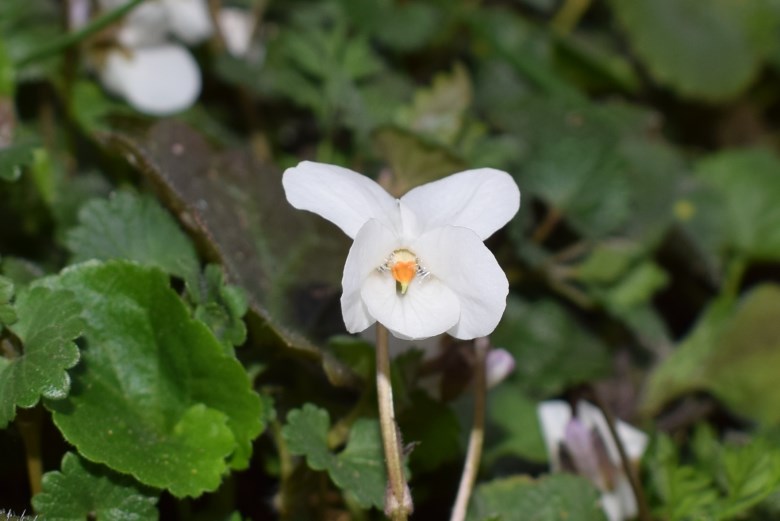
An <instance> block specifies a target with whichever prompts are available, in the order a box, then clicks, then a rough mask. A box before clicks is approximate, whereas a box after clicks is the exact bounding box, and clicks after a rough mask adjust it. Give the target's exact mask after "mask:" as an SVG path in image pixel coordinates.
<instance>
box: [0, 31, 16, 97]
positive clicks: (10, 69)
mask: <svg viewBox="0 0 780 521" xmlns="http://www.w3.org/2000/svg"><path fill="white" fill-rule="evenodd" d="M15 76H16V72H15V70H14V64H13V61H12V60H11V57H10V56H9V55H8V51H7V50H6V46H5V43H4V42H0V104H2V103H3V101H2V100H3V99H4V98H10V99H13V97H14V91H15V90H16V83H15Z"/></svg>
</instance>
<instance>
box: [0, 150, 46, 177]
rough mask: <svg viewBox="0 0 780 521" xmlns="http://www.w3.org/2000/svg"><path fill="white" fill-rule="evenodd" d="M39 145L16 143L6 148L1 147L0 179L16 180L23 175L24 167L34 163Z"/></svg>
mask: <svg viewBox="0 0 780 521" xmlns="http://www.w3.org/2000/svg"><path fill="white" fill-rule="evenodd" d="M36 148H37V145H33V144H29V143H28V144H15V145H11V146H8V147H5V148H2V147H0V179H2V180H3V181H16V180H17V179H19V177H21V175H22V167H25V166H30V165H31V164H32V163H33V160H34V156H33V152H35V150H36Z"/></svg>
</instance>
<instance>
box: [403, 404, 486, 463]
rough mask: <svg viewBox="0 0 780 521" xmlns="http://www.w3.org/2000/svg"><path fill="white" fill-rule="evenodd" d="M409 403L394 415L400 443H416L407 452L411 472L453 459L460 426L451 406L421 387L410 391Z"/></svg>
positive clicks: (458, 444)
mask: <svg viewBox="0 0 780 521" xmlns="http://www.w3.org/2000/svg"><path fill="white" fill-rule="evenodd" d="M491 399H492V398H491ZM409 403H410V406H409V407H407V408H405V409H404V410H403V412H402V413H401V414H399V415H398V423H399V425H400V426H401V432H403V435H404V443H416V444H417V445H415V448H414V450H413V451H412V453H411V454H410V455H409V463H410V465H412V466H413V468H414V469H415V472H428V471H431V470H435V469H436V468H438V467H439V466H441V465H443V464H444V463H447V462H451V461H455V460H457V459H458V458H459V457H460V456H461V454H462V447H461V441H460V440H461V428H460V424H459V423H458V417H457V416H456V415H455V412H454V411H453V410H452V408H450V407H449V406H448V405H447V404H446V403H443V402H440V401H437V400H434V399H433V398H431V397H430V395H428V393H426V392H425V391H421V390H418V391H416V392H414V393H412V394H411V396H410V397H409Z"/></svg>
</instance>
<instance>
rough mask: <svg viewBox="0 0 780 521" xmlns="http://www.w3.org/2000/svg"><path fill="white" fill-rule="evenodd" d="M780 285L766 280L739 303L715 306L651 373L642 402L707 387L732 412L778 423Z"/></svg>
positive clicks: (649, 404) (650, 404)
mask: <svg viewBox="0 0 780 521" xmlns="http://www.w3.org/2000/svg"><path fill="white" fill-rule="evenodd" d="M778 316H780V286H777V285H774V284H762V285H759V286H756V287H754V288H753V289H751V290H750V292H749V293H747V294H746V295H745V296H744V297H742V299H741V301H740V302H739V304H738V305H736V306H735V305H734V303H733V302H732V301H731V300H730V299H728V298H721V299H720V300H716V301H715V302H713V304H711V306H710V308H709V309H708V310H707V311H706V313H705V314H704V316H703V318H702V319H701V320H700V321H699V322H698V323H697V325H696V328H695V329H694V331H693V333H691V335H690V336H689V337H688V338H687V339H686V340H685V341H684V343H683V344H682V345H681V346H679V347H678V348H677V350H676V351H675V352H674V353H673V355H672V356H670V357H669V358H667V359H666V360H664V362H663V363H662V364H661V365H660V366H659V367H658V368H657V369H656V370H655V371H654V372H653V373H652V374H651V376H650V379H649V381H648V385H647V389H646V393H645V397H644V404H645V407H646V408H647V409H648V410H652V411H655V410H658V409H659V408H660V407H661V406H662V405H663V404H664V403H665V402H667V401H669V400H671V399H673V398H675V397H676V396H679V395H680V394H682V393H685V392H689V391H693V390H697V389H705V390H709V391H710V392H712V393H713V394H715V395H716V396H717V397H718V398H720V399H721V400H723V401H724V402H725V403H726V404H727V405H729V406H730V407H731V408H732V410H734V412H736V413H738V414H740V415H744V416H747V417H750V418H753V419H756V420H758V421H760V422H762V423H765V424H777V423H779V422H780V411H778V409H777V406H776V405H777V403H778V400H780V393H779V392H778V388H777V386H776V385H775V381H776V371H775V368H776V367H778V364H780V325H779V324H778V320H777V317H778Z"/></svg>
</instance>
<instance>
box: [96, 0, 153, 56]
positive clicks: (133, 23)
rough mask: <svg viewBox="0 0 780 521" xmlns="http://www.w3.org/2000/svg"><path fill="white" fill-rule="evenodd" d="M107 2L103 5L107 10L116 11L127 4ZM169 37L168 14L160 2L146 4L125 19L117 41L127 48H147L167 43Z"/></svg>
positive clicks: (120, 27)
mask: <svg viewBox="0 0 780 521" xmlns="http://www.w3.org/2000/svg"><path fill="white" fill-rule="evenodd" d="M125 3H127V2H125V1H124V0H123V1H122V2H119V3H117V2H107V1H106V0H103V2H101V5H102V6H103V7H104V8H106V9H112V10H113V9H115V8H118V7H120V6H121V5H123V4H125ZM167 35H168V13H167V12H166V10H165V7H164V6H163V5H162V4H160V3H158V2H144V3H143V4H141V5H139V6H138V7H136V8H135V9H133V10H132V11H130V13H129V14H128V15H127V16H126V17H125V19H124V20H123V21H122V24H121V25H120V26H119V32H118V34H117V40H118V41H119V43H121V44H122V45H124V46H125V47H131V48H135V47H145V46H152V45H159V44H162V43H163V42H165V39H166V37H167Z"/></svg>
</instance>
